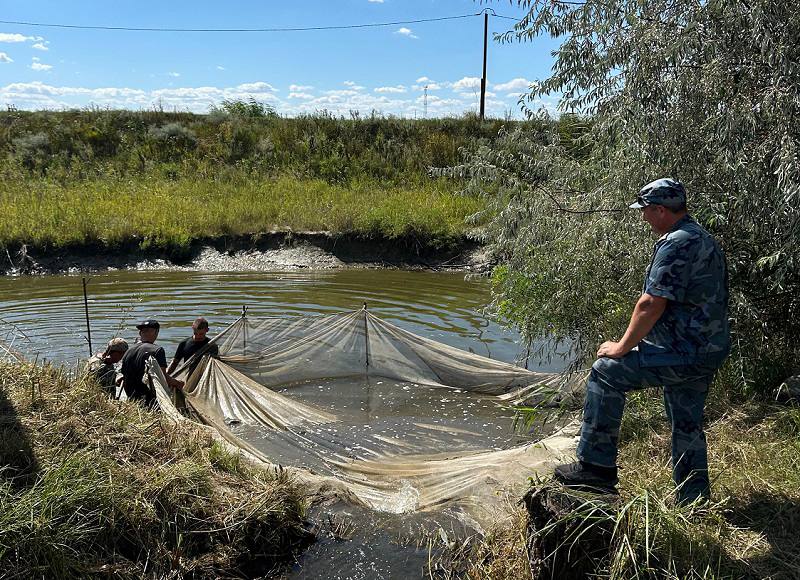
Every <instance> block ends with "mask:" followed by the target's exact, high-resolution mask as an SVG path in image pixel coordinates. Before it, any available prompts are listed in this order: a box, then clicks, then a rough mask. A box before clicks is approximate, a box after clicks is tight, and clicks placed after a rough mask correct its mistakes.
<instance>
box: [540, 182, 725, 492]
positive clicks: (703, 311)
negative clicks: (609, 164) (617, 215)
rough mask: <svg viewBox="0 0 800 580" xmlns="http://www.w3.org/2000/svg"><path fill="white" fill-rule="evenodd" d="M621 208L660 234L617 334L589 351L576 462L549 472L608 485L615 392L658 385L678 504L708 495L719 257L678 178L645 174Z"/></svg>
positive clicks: (721, 329) (720, 340) (618, 395)
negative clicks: (593, 356) (706, 411)
mask: <svg viewBox="0 0 800 580" xmlns="http://www.w3.org/2000/svg"><path fill="white" fill-rule="evenodd" d="M630 207H632V208H638V209H640V210H641V211H642V219H643V220H644V221H646V222H647V223H648V224H650V227H651V228H652V230H653V231H654V232H655V233H656V234H658V235H659V236H661V237H660V238H659V239H658V241H657V242H656V244H655V248H654V250H653V258H652V260H651V262H650V265H649V266H648V268H647V274H646V276H645V281H644V288H643V290H642V295H641V297H640V298H639V300H638V302H637V303H636V307H635V308H634V311H633V314H632V316H631V321H630V324H629V325H628V329H627V330H626V332H625V335H624V336H623V337H622V339H620V340H619V341H618V342H615V341H607V342H604V343H603V344H602V345H600V348H599V350H598V351H597V356H598V359H597V361H595V363H594V364H593V365H592V370H591V373H590V375H589V380H588V382H587V385H586V402H585V405H584V410H583V424H582V426H581V439H580V443H579V444H578V450H577V456H578V461H577V462H575V463H570V464H566V465H560V466H558V467H557V468H556V469H555V477H556V479H557V480H559V481H561V482H562V483H564V485H566V486H569V487H574V488H582V489H589V490H594V491H600V492H610V493H614V492H615V491H616V489H615V486H616V484H617V481H618V480H617V466H616V461H617V440H618V437H619V428H620V422H621V419H622V411H623V408H624V406H625V394H626V393H627V392H628V391H632V390H638V389H642V388H645V387H663V388H664V401H665V405H666V409H667V416H668V418H669V420H670V422H671V424H672V466H673V479H674V480H675V484H676V486H677V501H678V503H680V504H687V503H690V502H692V501H694V500H696V499H698V498H708V496H709V480H708V459H707V453H706V438H705V434H704V433H703V408H704V406H705V400H706V395H707V394H708V388H709V385H710V384H711V381H712V379H713V377H714V373H715V372H716V370H717V369H718V368H719V367H720V366H721V365H722V362H723V361H724V359H725V357H726V356H727V355H728V352H729V350H730V336H729V331H728V280H727V268H726V265H725V257H724V255H723V253H722V251H721V250H720V247H719V245H718V244H717V242H716V241H715V240H714V238H713V237H712V236H711V234H709V233H708V232H707V231H706V230H705V229H703V228H702V227H701V226H700V225H699V224H698V223H697V222H696V221H694V220H693V219H692V218H691V216H689V214H688V213H687V212H686V192H685V190H684V188H683V185H682V184H681V183H679V182H677V181H673V180H671V179H658V180H656V181H654V182H652V183H649V184H648V185H646V186H645V187H644V188H642V190H641V191H640V192H639V195H638V196H637V200H636V202H635V203H633V204H632V205H631V206H630Z"/></svg>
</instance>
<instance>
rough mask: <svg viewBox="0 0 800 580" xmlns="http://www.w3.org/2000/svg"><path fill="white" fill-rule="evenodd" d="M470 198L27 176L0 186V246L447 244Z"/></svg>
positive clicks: (428, 192) (329, 187)
mask: <svg viewBox="0 0 800 580" xmlns="http://www.w3.org/2000/svg"><path fill="white" fill-rule="evenodd" d="M480 207H481V204H480V202H479V201H478V200H476V199H474V198H469V197H464V196H460V195H457V194H456V193H455V192H454V191H453V187H452V185H450V184H448V183H446V182H444V181H428V182H425V183H424V184H422V185H418V186H408V187H400V186H396V187H386V186H383V185H381V184H379V183H377V182H374V181H355V182H352V183H349V184H346V185H340V184H330V183H327V182H325V181H322V180H318V179H315V180H299V179H296V178H293V177H289V176H282V177H276V178H274V179H259V178H250V177H246V176H241V175H238V174H234V175H232V176H230V178H229V179H206V180H204V179H192V178H188V177H187V178H182V179H178V180H168V179H165V178H163V177H151V176H147V177H145V176H139V177H136V178H131V179H124V180H123V179H99V178H98V179H91V180H85V181H80V182H77V181H68V182H66V183H59V182H56V181H53V180H43V179H26V180H23V181H11V182H7V183H5V184H4V187H3V189H2V191H0V245H5V246H12V247H13V246H17V245H20V244H28V245H31V246H34V247H36V248H42V249H45V250H47V249H57V248H59V247H63V246H68V245H72V246H74V245H82V244H90V243H97V242H100V243H101V244H103V245H105V246H107V247H109V248H112V249H113V248H114V247H115V246H117V245H120V244H123V243H128V242H130V241H131V240H137V241H138V242H139V245H140V247H142V248H164V249H176V248H178V249H179V248H182V247H186V246H188V245H189V243H190V242H191V241H193V240H196V239H199V238H208V237H221V236H232V235H233V236H236V235H242V234H251V233H257V232H264V231H271V230H276V229H277V230H284V229H291V230H295V231H300V230H326V231H330V232H332V233H334V234H353V235H357V236H363V237H376V238H382V239H397V238H406V239H408V238H411V239H414V240H417V241H418V242H419V243H421V244H424V245H426V246H428V247H434V248H436V247H444V246H448V245H451V244H453V243H454V242H456V241H458V240H460V239H462V238H463V236H464V234H465V231H466V227H467V226H466V224H465V221H464V220H465V217H466V216H468V215H470V214H472V213H474V212H476V211H478V210H479V209H480Z"/></svg>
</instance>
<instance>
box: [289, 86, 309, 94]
mask: <svg viewBox="0 0 800 580" xmlns="http://www.w3.org/2000/svg"><path fill="white" fill-rule="evenodd" d="M313 88H314V87H312V86H311V85H289V91H290V92H292V93H302V92H303V91H310V90H311V89H313Z"/></svg>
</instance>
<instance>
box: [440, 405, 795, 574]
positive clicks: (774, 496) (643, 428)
mask: <svg viewBox="0 0 800 580" xmlns="http://www.w3.org/2000/svg"><path fill="white" fill-rule="evenodd" d="M718 392H719V391H718ZM707 412H708V418H709V423H708V426H707V430H706V433H707V437H708V444H709V464H710V469H711V477H712V494H713V498H712V503H711V504H710V505H709V506H707V507H697V506H694V507H691V506H690V507H687V508H676V507H675V496H674V490H673V487H672V480H671V469H670V466H669V456H670V455H669V453H670V452H669V449H670V434H669V427H668V425H667V423H666V419H665V417H664V414H663V404H662V402H661V399H660V397H659V396H657V395H656V394H654V393H637V394H635V395H633V396H631V397H630V398H629V404H628V409H627V410H626V414H625V417H624V420H623V430H622V435H621V441H622V443H621V447H620V459H619V464H620V466H621V473H620V479H621V484H620V494H621V498H620V504H619V509H618V510H616V511H612V512H611V513H610V514H609V515H608V516H602V515H598V514H599V513H600V512H598V511H597V510H595V511H594V516H593V517H595V518H597V517H600V518H602V517H607V518H609V525H610V526H611V528H612V529H613V530H614V533H613V538H612V540H611V557H610V559H609V562H608V566H607V568H606V570H605V571H604V572H603V573H602V574H601V577H605V578H619V579H622V578H625V579H627V578H660V579H669V580H678V579H686V578H697V579H705V580H712V579H714V580H715V579H721V578H737V579H738V578H754V579H755V578H759V579H760V578H771V579H783V578H786V579H788V578H798V577H800V542H798V541H797V535H796V534H797V527H798V524H800V408H797V407H786V406H781V405H777V404H774V403H770V402H753V401H750V402H746V403H736V404H734V403H733V402H731V401H728V400H725V399H724V397H720V396H717V397H716V399H715V400H714V401H712V402H711V403H710V404H709V407H708V409H707ZM534 485H536V486H549V485H552V484H551V483H550V482H549V481H543V482H537V483H535V484H534ZM587 501H589V500H588V499H587ZM525 523H526V517H525V514H524V511H523V510H522V509H520V511H519V512H518V513H517V516H516V518H515V519H514V520H513V521H512V522H511V523H510V524H509V525H508V526H506V527H505V528H504V529H501V530H496V531H494V532H492V533H491V534H490V535H489V536H487V538H485V539H484V540H483V541H482V542H478V543H474V545H472V546H470V547H469V549H468V550H464V551H463V553H462V554H460V556H459V557H457V558H455V562H456V564H454V565H453V566H451V568H450V570H454V569H458V570H460V571H461V572H463V571H464V570H466V572H467V573H466V574H463V573H462V574H461V576H462V577H463V576H464V575H466V577H469V578H507V577H511V576H509V575H508V573H507V571H508V570H518V571H520V572H519V575H518V576H515V577H519V578H526V577H529V575H530V572H529V571H528V570H527V566H528V561H527V553H526V550H525V543H524V535H525ZM595 523H597V522H595ZM442 576H444V577H448V576H447V574H443V575H442Z"/></svg>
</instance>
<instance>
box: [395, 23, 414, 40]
mask: <svg viewBox="0 0 800 580" xmlns="http://www.w3.org/2000/svg"><path fill="white" fill-rule="evenodd" d="M394 33H395V34H399V35H401V36H407V37H408V38H418V37H417V36H416V35H415V34H414V33H413V32H412V31H411V29H410V28H406V27H405V26H401V27H400V28H398V29H397V30H395V31H394Z"/></svg>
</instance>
